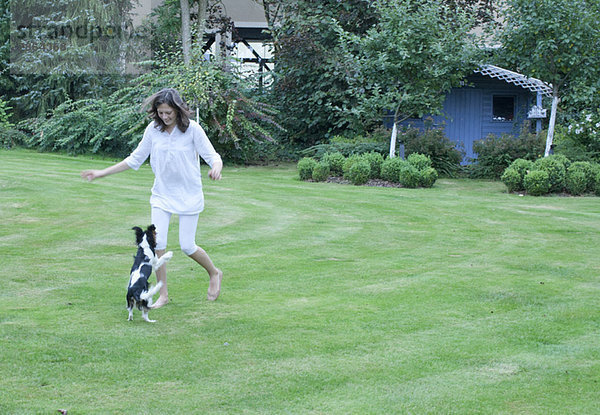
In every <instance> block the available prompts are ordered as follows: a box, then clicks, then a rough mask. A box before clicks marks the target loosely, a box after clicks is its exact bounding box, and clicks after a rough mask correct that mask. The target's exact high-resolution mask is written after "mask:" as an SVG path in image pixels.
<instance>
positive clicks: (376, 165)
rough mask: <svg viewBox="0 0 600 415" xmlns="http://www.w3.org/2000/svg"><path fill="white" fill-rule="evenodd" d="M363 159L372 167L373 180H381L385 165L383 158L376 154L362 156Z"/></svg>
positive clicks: (371, 176)
mask: <svg viewBox="0 0 600 415" xmlns="http://www.w3.org/2000/svg"><path fill="white" fill-rule="evenodd" d="M362 159H363V160H364V161H366V162H367V163H369V166H370V167H371V175H370V178H371V179H379V178H380V177H381V164H382V163H383V156H382V155H381V154H379V153H376V152H371V153H365V154H363V155H362Z"/></svg>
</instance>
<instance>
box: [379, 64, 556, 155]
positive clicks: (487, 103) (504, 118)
mask: <svg viewBox="0 0 600 415" xmlns="http://www.w3.org/2000/svg"><path fill="white" fill-rule="evenodd" d="M551 95H552V87H551V86H550V85H548V84H546V83H545V82H542V81H540V80H539V79H535V78H528V77H526V76H524V75H522V74H519V73H516V72H512V71H509V70H507V69H503V68H500V67H497V66H493V65H483V66H481V67H480V68H479V69H478V70H476V71H475V72H474V73H473V74H472V75H470V76H469V77H467V79H466V80H465V81H464V82H463V86H461V87H459V88H453V89H452V90H451V91H450V92H449V93H448V95H447V96H446V99H445V101H444V106H443V110H442V115H437V116H433V117H432V118H433V123H434V126H437V127H440V128H444V130H445V133H446V136H447V137H448V138H449V139H450V140H452V141H453V142H455V143H456V145H457V147H458V148H460V149H461V150H462V151H464V152H465V159H464V162H465V163H468V162H469V160H471V159H474V158H476V156H477V155H476V154H475V153H474V152H473V143H474V142H475V141H477V140H481V139H482V138H485V137H487V136H488V135H490V134H494V135H497V136H500V135H502V134H512V135H517V134H518V132H519V130H520V129H521V126H522V124H523V122H524V121H525V120H527V119H534V120H537V128H538V130H539V129H541V119H542V118H545V116H546V111H545V110H543V109H542V97H543V96H551ZM390 124H391V123H390ZM403 125H413V126H415V127H419V128H422V127H423V120H422V119H419V120H417V119H410V120H407V121H405V122H404V123H403ZM390 126H391V125H390Z"/></svg>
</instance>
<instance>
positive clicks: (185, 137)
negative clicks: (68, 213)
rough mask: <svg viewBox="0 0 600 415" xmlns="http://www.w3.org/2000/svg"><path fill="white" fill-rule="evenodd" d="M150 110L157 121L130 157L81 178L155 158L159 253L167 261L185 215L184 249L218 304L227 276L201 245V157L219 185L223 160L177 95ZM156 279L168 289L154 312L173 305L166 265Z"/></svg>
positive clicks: (169, 92)
mask: <svg viewBox="0 0 600 415" xmlns="http://www.w3.org/2000/svg"><path fill="white" fill-rule="evenodd" d="M146 106H149V107H150V108H149V110H148V113H149V114H150V117H151V118H152V119H153V121H152V122H151V123H150V124H149V125H148V126H147V127H146V130H145V131H144V136H143V138H142V141H140V143H139V144H138V146H137V148H136V149H135V150H134V151H133V152H132V153H131V154H130V155H129V157H127V158H126V159H124V160H123V161H121V162H119V163H117V164H115V165H113V166H110V167H107V168H106V169H104V170H85V171H83V172H82V173H81V177H83V178H85V179H87V180H88V181H92V180H94V179H97V178H100V177H104V176H108V175H110V174H115V173H120V172H122V171H125V170H128V169H134V170H137V169H139V168H140V166H141V165H142V163H144V161H145V160H146V159H147V158H148V156H150V165H151V166H152V171H153V172H154V176H155V180H154V185H153V186H152V196H151V197H150V206H151V207H152V223H153V224H154V226H156V233H157V240H156V254H157V255H158V256H159V257H161V256H162V255H163V254H164V253H165V251H166V248H167V235H168V232H169V222H170V220H171V215H173V214H176V215H179V244H180V246H181V250H182V251H183V252H184V253H186V254H187V255H188V256H189V257H190V258H192V259H193V260H194V261H196V262H197V263H198V264H200V265H201V266H202V267H203V268H204V269H205V270H206V271H207V272H208V275H209V278H210V281H209V285H208V295H207V298H208V300H210V301H214V300H216V299H217V297H218V296H219V293H220V292H221V280H222V279H223V272H222V271H221V270H220V269H218V268H216V267H215V265H214V264H213V262H212V261H211V259H210V257H209V256H208V254H207V253H206V251H204V250H203V249H202V248H200V247H199V246H197V245H196V227H197V225H198V216H199V214H200V212H202V210H203V209H204V195H203V192H202V179H201V176H200V163H199V160H198V155H200V156H201V157H202V159H203V160H204V161H205V162H206V163H207V164H208V165H209V166H210V167H211V169H210V170H209V172H208V176H209V177H210V178H211V179H213V180H220V179H221V170H222V168H223V162H222V161H221V156H219V154H218V153H217V152H216V151H215V149H214V147H213V146H212V144H211V143H210V141H209V139H208V137H207V136H206V134H205V133H204V130H203V129H202V127H201V126H200V125H199V124H198V123H196V122H195V121H193V120H190V118H189V117H190V111H189V109H188V106H187V105H186V104H185V102H184V101H183V100H182V99H181V97H180V95H179V93H178V92H177V91H176V90H174V89H171V88H167V89H163V90H161V91H159V92H157V93H156V94H154V95H152V96H151V97H149V98H148V99H146V101H145V102H144V107H146ZM156 279H157V281H162V283H163V285H162V287H161V289H160V295H159V298H158V300H157V301H156V303H154V305H153V306H152V308H160V307H162V306H164V305H165V304H167V303H168V301H169V295H168V291H167V270H166V267H165V266H162V267H160V268H159V269H157V270H156Z"/></svg>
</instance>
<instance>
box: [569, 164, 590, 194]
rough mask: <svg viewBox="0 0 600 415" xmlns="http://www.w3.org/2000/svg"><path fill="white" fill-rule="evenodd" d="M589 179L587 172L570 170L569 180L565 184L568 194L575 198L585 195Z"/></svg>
mask: <svg viewBox="0 0 600 415" xmlns="http://www.w3.org/2000/svg"><path fill="white" fill-rule="evenodd" d="M587 182H588V178H587V177H586V175H585V172H584V171H583V170H580V169H572V170H571V169H569V171H568V173H567V180H566V183H565V188H566V190H567V193H570V194H572V195H573V196H579V195H581V194H583V193H585V190H586V189H587V187H588V184H587Z"/></svg>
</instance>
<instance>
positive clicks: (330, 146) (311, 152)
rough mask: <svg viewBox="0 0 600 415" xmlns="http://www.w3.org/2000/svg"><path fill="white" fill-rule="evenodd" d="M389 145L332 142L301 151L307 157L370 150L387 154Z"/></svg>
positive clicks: (357, 152) (345, 155) (351, 153)
mask: <svg viewBox="0 0 600 415" xmlns="http://www.w3.org/2000/svg"><path fill="white" fill-rule="evenodd" d="M387 146H388V145H387V144H381V143H364V142H341V143H340V142H332V143H326V144H316V145H314V146H312V147H308V148H305V149H304V150H302V151H301V154H302V155H303V156H306V157H315V158H322V157H323V156H324V155H325V154H326V153H342V155H343V156H344V157H349V156H351V155H354V154H364V153H370V152H376V153H380V154H386V152H387V151H388V148H387Z"/></svg>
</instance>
